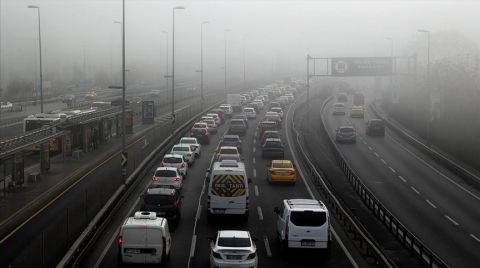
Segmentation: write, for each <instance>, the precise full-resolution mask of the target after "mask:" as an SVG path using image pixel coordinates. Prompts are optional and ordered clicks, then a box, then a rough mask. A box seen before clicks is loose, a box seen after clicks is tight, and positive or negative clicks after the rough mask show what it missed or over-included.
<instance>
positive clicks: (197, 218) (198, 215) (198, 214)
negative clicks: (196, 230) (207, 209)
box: [195, 205, 202, 221]
mask: <svg viewBox="0 0 480 268" xmlns="http://www.w3.org/2000/svg"><path fill="white" fill-rule="evenodd" d="M201 215H202V205H200V206H198V207H197V215H195V219H196V220H197V221H198V220H199V219H200V216H201Z"/></svg>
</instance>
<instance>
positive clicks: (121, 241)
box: [117, 235, 123, 245]
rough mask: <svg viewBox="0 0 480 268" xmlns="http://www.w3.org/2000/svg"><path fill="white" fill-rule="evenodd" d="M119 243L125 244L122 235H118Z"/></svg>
mask: <svg viewBox="0 0 480 268" xmlns="http://www.w3.org/2000/svg"><path fill="white" fill-rule="evenodd" d="M117 244H119V245H121V244H123V236H121V235H120V236H118V237H117Z"/></svg>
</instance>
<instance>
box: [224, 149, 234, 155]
mask: <svg viewBox="0 0 480 268" xmlns="http://www.w3.org/2000/svg"><path fill="white" fill-rule="evenodd" d="M220 154H238V151H237V150H236V149H220Z"/></svg>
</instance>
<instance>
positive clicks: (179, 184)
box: [152, 182, 183, 190]
mask: <svg viewBox="0 0 480 268" xmlns="http://www.w3.org/2000/svg"><path fill="white" fill-rule="evenodd" d="M152 185H153V186H162V185H165V186H173V187H174V188H175V189H177V190H180V189H182V185H183V183H181V182H178V183H166V182H152Z"/></svg>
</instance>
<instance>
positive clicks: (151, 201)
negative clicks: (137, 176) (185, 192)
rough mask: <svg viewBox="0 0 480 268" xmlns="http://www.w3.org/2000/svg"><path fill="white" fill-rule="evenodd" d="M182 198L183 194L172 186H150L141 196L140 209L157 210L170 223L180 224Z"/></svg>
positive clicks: (158, 215) (159, 215)
mask: <svg viewBox="0 0 480 268" xmlns="http://www.w3.org/2000/svg"><path fill="white" fill-rule="evenodd" d="M182 198H183V196H181V195H180V194H179V193H178V191H177V190H175V189H172V188H163V187H161V188H149V189H147V191H146V192H145V193H144V194H143V195H142V196H141V199H140V210H142V211H152V212H156V213H157V217H164V218H166V219H167V220H168V221H169V223H171V224H174V225H178V223H179V221H180V215H181V213H180V211H181V207H182Z"/></svg>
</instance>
